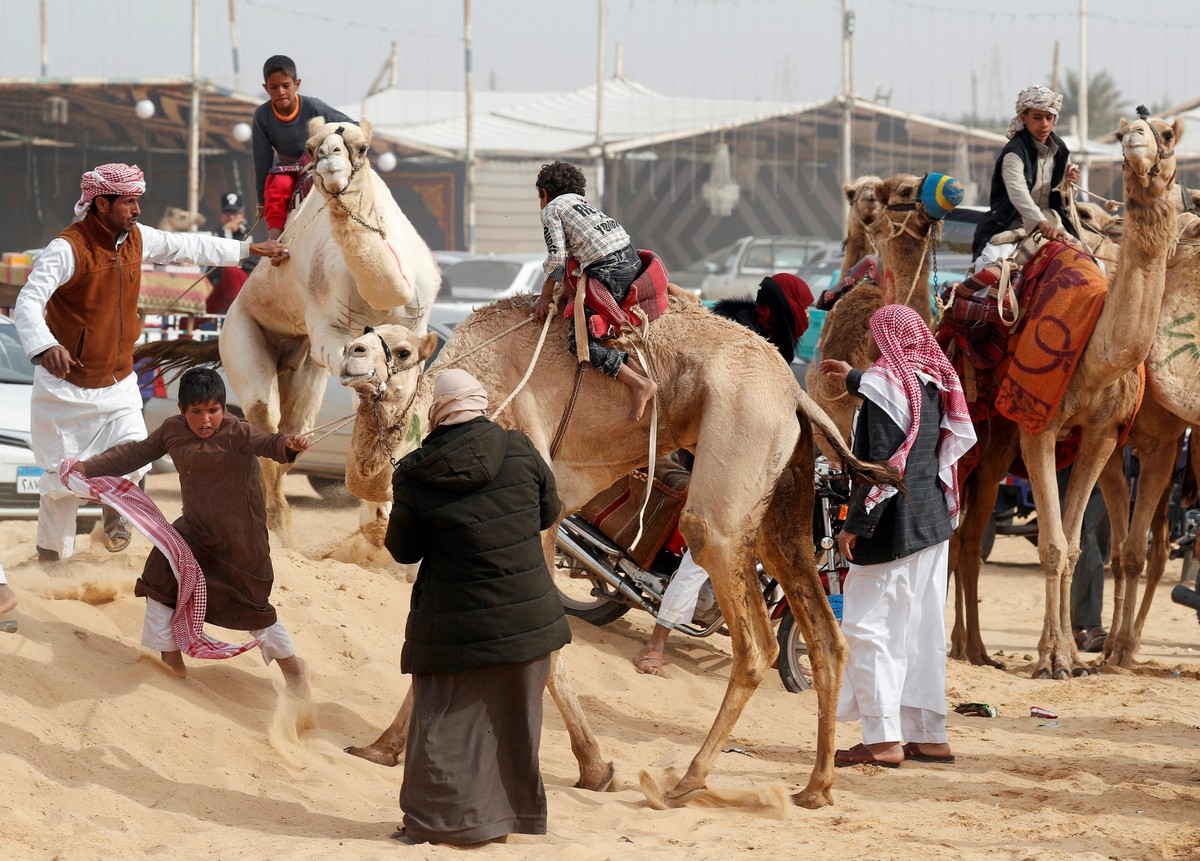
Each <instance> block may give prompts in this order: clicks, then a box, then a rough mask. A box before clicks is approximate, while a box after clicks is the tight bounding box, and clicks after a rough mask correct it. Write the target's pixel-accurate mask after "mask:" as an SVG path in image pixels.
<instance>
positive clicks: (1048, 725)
mask: <svg viewBox="0 0 1200 861" xmlns="http://www.w3.org/2000/svg"><path fill="white" fill-rule="evenodd" d="M1060 726H1062V724H1060V723H1059V722H1058V721H1056V720H1044V721H1042V722H1041V723H1040V724H1038V728H1039V729H1040V728H1041V727H1046V728H1047V729H1056V728H1058V727H1060Z"/></svg>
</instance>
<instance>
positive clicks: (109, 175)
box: [75, 162, 146, 216]
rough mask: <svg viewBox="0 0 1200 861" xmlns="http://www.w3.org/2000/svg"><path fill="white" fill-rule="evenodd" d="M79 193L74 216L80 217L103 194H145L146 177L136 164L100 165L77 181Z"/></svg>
mask: <svg viewBox="0 0 1200 861" xmlns="http://www.w3.org/2000/svg"><path fill="white" fill-rule="evenodd" d="M79 190H80V192H81V194H80V197H79V202H78V203H76V204H75V214H76V215H78V216H82V215H83V214H84V213H85V212H87V211H88V208H89V207H90V206H91V205H92V201H93V200H95V199H96V198H97V197H100V196H101V195H104V194H145V193H146V175H145V174H144V173H142V169H141V168H140V167H138V166H137V165H136V164H120V163H119V162H114V163H113V164H102V165H100V166H99V167H97V168H96V169H95V170H89V171H88V172H87V173H85V174H84V175H83V178H82V179H80V180H79Z"/></svg>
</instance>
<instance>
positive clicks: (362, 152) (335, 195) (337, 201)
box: [309, 126, 387, 239]
mask: <svg viewBox="0 0 1200 861" xmlns="http://www.w3.org/2000/svg"><path fill="white" fill-rule="evenodd" d="M345 131H346V127H345V126H338V127H337V128H336V129H335V130H334V131H333V134H335V135H338V136H340V137H341V138H342V142H343V143H346V138H345V135H344V134H343V133H344V132H345ZM325 137H327V138H328V137H329V135H326V136H325ZM322 143H324V141H322ZM346 152H347V154H348V155H349V154H351V153H354V152H357V153H358V161H355V160H354V157H353V155H349V158H350V176H348V177H347V178H346V184H345V185H344V186H342V188H341V189H340V190H339V191H330V190H329V188H328V187H327V186H326V185H325V178H324V177H322V176H321V174H319V173H317V171H316V168H315V167H314V165H315V164H316V160H315V159H314V160H313V161H310V162H309V168H310V169H311V170H312V171H313V178H314V179H315V180H316V181H317V182H318V183H320V184H321V190H322V191H323V192H325V194H326V195H327V196H328V197H329V198H330V199H331V200H332V201H333V204H334V205H335V206H336V207H337V208H338V209H340V210H341V211H342V212H344V213H345V214H346V215H348V216H349V217H350V218H351V219H352V220H353V221H355V222H357V223H358V224H360V225H361V226H363V227H365V228H366V229H367V230H369V231H371V232H372V233H378V234H379V236H380V238H381V239H387V232H386V231H385V230H384V229H383V227H382V226H375V225H373V224H367V222H366V221H364V220H363V219H361V218H359V217H358V215H357V214H356V213H354V212H353V211H351V209H350V207H348V206H346V204H345V203H343V202H342V195H343V194H345V193H346V192H347V191H349V190H350V186H351V185H353V183H354V177H355V176H357V175H358V172H359V171H360V170H361V169H362V166H363V165H364V164H366V163H367V148H366V146H361V147H357V148H354V147H351V146H350V145H349V144H348V143H347V144H346ZM374 214H375V204H374V203H372V204H371V211H370V212H368V213H367V215H368V216H371V215H374Z"/></svg>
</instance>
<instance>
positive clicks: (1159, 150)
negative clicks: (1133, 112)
mask: <svg viewBox="0 0 1200 861" xmlns="http://www.w3.org/2000/svg"><path fill="white" fill-rule="evenodd" d="M1137 115H1138V119H1139V120H1141V121H1142V122H1144V123H1145V124H1146V128H1148V129H1150V134H1152V135H1154V146H1155V151H1154V164H1152V165H1150V170H1148V171H1147V172H1146V175H1145V177H1144V178H1145V179H1147V180H1151V179H1154V178H1155V177H1156V176H1158V173H1159V168H1160V165H1161V164H1162V162H1163V159H1164V158H1166V156H1164V155H1163V141H1162V135H1160V134H1159V133H1158V129H1156V128H1155V127H1154V123H1152V122H1150V111H1148V110H1147V109H1146V106H1145V105H1138V106H1137ZM1122 150H1124V147H1122ZM1171 155H1174V150H1172V151H1171ZM1121 161H1122V162H1123V163H1124V164H1127V165H1129V167H1130V169H1131V170H1132V169H1133V165H1131V164H1129V159H1128V158H1126V157H1125V153H1124V152H1123V151H1122V153H1121ZM1134 172H1135V173H1136V171H1134ZM1139 175H1140V174H1139ZM1174 182H1175V173H1174V172H1172V174H1171V175H1170V177H1168V178H1167V180H1166V185H1167V187H1168V188H1170V187H1171V185H1172V184H1174Z"/></svg>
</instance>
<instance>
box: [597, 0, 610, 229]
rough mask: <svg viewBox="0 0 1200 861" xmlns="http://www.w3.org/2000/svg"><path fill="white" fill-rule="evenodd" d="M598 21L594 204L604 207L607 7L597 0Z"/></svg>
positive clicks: (603, 0) (603, 2) (602, 1)
mask: <svg viewBox="0 0 1200 861" xmlns="http://www.w3.org/2000/svg"><path fill="white" fill-rule="evenodd" d="M596 5H597V6H598V9H599V22H598V23H597V27H596V30H597V33H596V196H595V199H596V205H597V206H599V207H600V208H601V209H603V208H604V42H605V24H606V21H607V18H608V9H607V4H606V3H605V0H598V3H597V4H596Z"/></svg>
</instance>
